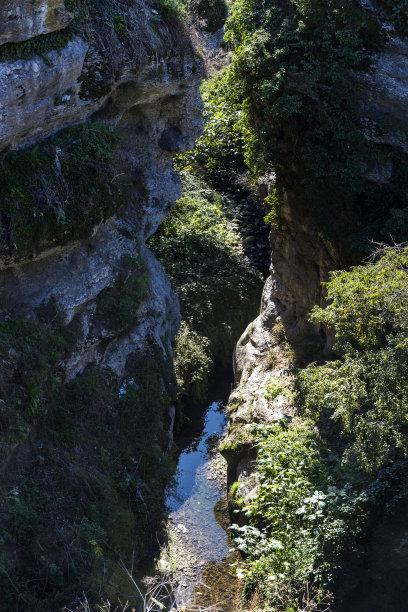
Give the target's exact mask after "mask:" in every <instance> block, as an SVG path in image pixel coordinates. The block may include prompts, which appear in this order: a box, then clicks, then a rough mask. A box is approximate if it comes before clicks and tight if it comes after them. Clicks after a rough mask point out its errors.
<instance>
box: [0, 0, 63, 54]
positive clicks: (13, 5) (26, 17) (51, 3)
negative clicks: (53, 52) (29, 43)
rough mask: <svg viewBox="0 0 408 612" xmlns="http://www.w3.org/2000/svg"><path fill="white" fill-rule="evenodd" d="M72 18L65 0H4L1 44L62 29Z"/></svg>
mask: <svg viewBox="0 0 408 612" xmlns="http://www.w3.org/2000/svg"><path fill="white" fill-rule="evenodd" d="M72 19H73V15H72V14H71V13H69V12H68V11H67V10H66V8H65V4H64V0H2V2H1V6H0V45H3V44H4V43H9V42H19V41H22V40H28V39H29V38H33V37H34V36H39V35H40V34H48V33H49V32H55V31H56V30H61V29H62V28H65V27H66V26H67V25H68V24H69V23H70V22H71V21H72Z"/></svg>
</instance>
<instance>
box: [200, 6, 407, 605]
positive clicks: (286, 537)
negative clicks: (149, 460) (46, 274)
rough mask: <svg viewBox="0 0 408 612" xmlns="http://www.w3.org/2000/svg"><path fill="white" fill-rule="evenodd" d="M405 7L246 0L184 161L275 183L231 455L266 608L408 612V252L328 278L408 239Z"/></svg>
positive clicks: (246, 337)
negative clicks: (375, 247)
mask: <svg viewBox="0 0 408 612" xmlns="http://www.w3.org/2000/svg"><path fill="white" fill-rule="evenodd" d="M406 9H407V6H406V3H404V2H402V3H398V4H397V5H396V6H394V5H393V6H391V5H390V3H388V2H376V3H372V4H370V6H368V5H367V4H365V3H364V4H363V3H359V2H343V1H342V0H333V1H331V2H320V1H317V2H309V1H308V0H306V1H305V2H300V1H299V2H298V1H297V0H293V1H288V2H278V1H274V0H271V1H269V2H267V3H257V2H256V1H255V2H252V1H247V0H238V1H237V2H235V3H234V4H233V6H232V9H231V14H230V17H229V19H228V21H227V24H226V38H227V41H229V43H230V45H231V47H232V50H233V57H232V63H231V66H229V67H227V68H226V69H225V70H224V72H223V74H220V75H219V76H218V77H216V79H214V81H213V82H212V84H208V86H207V89H206V95H207V96H208V98H207V105H206V108H207V113H208V116H207V117H206V127H205V130H204V134H203V136H202V137H201V139H199V141H198V143H197V146H196V148H195V150H194V151H193V153H192V154H191V156H190V161H191V163H192V164H199V165H200V166H201V168H204V171H205V172H207V174H209V175H211V173H212V172H215V173H217V171H218V170H219V169H221V170H222V168H223V166H224V167H228V164H231V163H232V164H233V163H236V162H237V161H238V160H239V157H240V156H241V154H242V153H244V155H245V158H246V161H247V164H248V165H249V167H250V169H251V170H252V172H253V173H254V175H255V176H258V177H260V178H261V179H262V178H264V177H265V176H266V177H267V180H266V179H265V178H264V180H263V184H264V185H265V184H266V185H267V187H268V190H267V191H266V192H265V195H267V198H266V202H267V204H269V206H270V208H271V212H270V215H269V219H270V220H271V221H272V225H273V228H272V235H271V243H272V270H271V271H272V274H271V278H270V279H269V280H268V282H267V284H266V286H265V290H264V295H263V300H262V309H261V314H260V316H259V317H258V318H257V319H256V321H255V322H254V324H253V325H251V326H249V327H248V328H247V330H246V332H245V334H243V336H242V338H241V340H240V342H239V344H238V347H237V359H236V371H237V377H238V379H237V382H239V383H240V386H239V387H238V388H237V389H236V390H235V391H234V393H233V399H232V400H231V404H230V406H229V411H230V436H229V439H228V441H227V443H226V445H225V447H224V452H225V455H226V457H227V459H228V461H229V476H230V481H232V480H235V481H237V482H236V483H235V484H234V485H233V487H232V489H231V494H230V501H231V507H232V508H235V509H236V510H237V511H238V518H239V519H240V524H241V527H240V528H239V529H238V530H237V542H238V544H239V546H240V548H241V550H243V552H244V553H245V554H246V555H247V556H248V566H247V571H248V574H247V579H246V586H245V596H246V600H247V604H248V603H249V601H251V602H252V603H251V605H252V606H256V605H257V604H258V605H261V606H262V609H271V610H284V611H288V610H291V611H292V610H303V609H310V610H313V609H316V610H325V609H327V608H330V607H334V609H336V610H337V609H344V610H346V609H354V606H355V607H356V609H358V610H360V609H361V610H369V609H370V610H371V609H373V608H375V609H381V610H382V609H383V610H389V609H393V610H396V611H397V610H403V609H404V605H405V604H404V602H405V600H406V599H404V598H406V594H405V593H403V594H401V595H398V587H397V585H398V584H400V583H401V581H402V580H403V578H402V576H403V573H404V571H406V565H405V561H404V550H405V548H404V547H405V534H406V528H407V526H406V522H405V523H404V520H403V518H402V517H403V514H404V511H405V501H404V500H405V499H406V482H405V476H404V473H406V467H407V466H406V461H405V453H406V448H405V444H406V441H405V436H406V433H407V432H406V416H407V410H406V408H407V406H406V394H407V384H406V371H405V369H406V355H405V344H406V340H407V328H406V322H407V313H406V312H405V307H404V306H403V302H402V300H403V299H404V296H405V293H406V285H407V263H406V249H405V248H404V247H401V248H395V249H392V248H388V249H385V251H384V252H383V253H378V254H377V259H376V260H375V261H372V262H371V263H369V264H364V265H362V266H360V267H357V268H355V269H352V270H351V271H350V272H339V273H336V274H334V275H333V276H332V278H331V281H330V283H329V285H328V286H325V285H323V286H322V285H321V281H322V280H323V281H325V280H327V279H328V275H329V271H330V270H333V269H336V268H339V267H350V264H351V263H354V264H355V263H357V262H359V261H361V259H362V257H364V256H365V254H366V253H368V252H369V251H370V250H371V248H372V246H370V241H372V240H373V239H374V240H383V241H388V242H390V243H393V242H394V240H396V241H404V240H406V238H407V225H406V213H407V184H406V176H407V173H406V166H407V158H406V139H407V125H406V111H407V107H406V98H405V97H404V92H405V86H406V83H405V81H406V78H405V76H404V75H406V69H407V64H406V51H405V49H406V46H405V45H406V43H405V40H406V34H407V22H406ZM391 81H392V82H393V87H391ZM218 162H220V163H218ZM239 163H240V162H239ZM230 167H231V166H230ZM227 172H228V171H227ZM273 173H274V174H275V181H273V180H272V174H273ZM327 300H329V301H330V300H333V305H332V306H329V307H328V309H327V310H326V309H324V305H325V304H327ZM314 304H318V305H319V306H320V310H316V311H315V314H314V315H313V317H312V320H311V321H309V317H308V313H310V310H311V309H312V308H313V305H314ZM334 335H336V340H337V344H336V345H335V347H334V349H333V346H332V345H333V342H332V340H333V338H334ZM279 342H280V343H281V345H283V343H285V346H282V349H283V350H279V349H278V347H277V345H278V344H279ZM325 344H326V347H325V351H324V352H322V350H321V349H323V348H324V345H325ZM332 349H333V351H334V352H332ZM316 358H318V359H319V364H318V365H314V366H313V365H312V366H309V367H307V368H306V369H305V365H306V364H307V363H308V362H309V361H313V360H314V359H316ZM326 360H328V361H327V363H325V361H326ZM288 361H289V362H290V361H291V362H292V368H291V372H290V373H291V374H292V376H293V375H294V378H295V389H291V385H290V379H289V378H288V376H287V375H288V372H287V371H282V368H287V364H288ZM271 375H273V376H272V377H271ZM268 381H269V382H268ZM255 384H258V385H259V391H258V392H257V391H256V389H255V387H254V385H255ZM283 411H284V412H285V413H288V414H289V413H291V414H292V417H293V416H294V417H295V418H294V419H293V421H292V422H291V421H290V418H288V416H285V415H282V412H283ZM282 417H283V418H282ZM251 419H252V420H255V421H256V423H258V424H257V425H253V426H250V427H249V428H248V430H247V429H246V428H245V427H244V424H245V423H246V422H248V421H250V420H251ZM259 421H267V422H269V423H271V422H273V421H276V423H273V424H269V425H259ZM255 451H256V452H255ZM256 454H257V460H256V462H253V461H252V460H253V459H254V458H255V457H256ZM254 468H255V473H253V474H252V476H251V477H249V478H248V472H249V471H250V470H251V469H252V470H253V469H254ZM257 479H258V481H260V487H259V488H258V491H257V492H255V491H256V486H255V485H256V482H257ZM243 508H244V512H243ZM245 513H246V515H247V516H246V517H245ZM248 521H249V522H250V525H247V526H244V523H245V522H248ZM393 521H394V526H393V525H392V523H393ZM387 538H389V542H388V544H386V542H387ZM391 542H392V544H391ZM381 546H384V550H386V551H387V554H389V556H390V558H389V559H387V563H386V566H385V567H384V565H385V564H384V563H383V564H382V566H381V567H380V555H381V553H380V550H381ZM364 559H365V561H364ZM364 562H367V563H369V569H372V576H374V578H370V571H369V570H367V572H364V571H363V569H362V568H363V564H364ZM404 568H405V569H404ZM387 581H388V583H389V585H390V588H389V589H386V590H385V588H384V586H385V584H386V583H387ZM375 584H377V585H378V588H377V587H376V586H375ZM332 590H333V591H334V594H335V598H334V603H333V600H332V594H331V591H332ZM370 590H372V594H370ZM359 591H360V592H359ZM252 598H253V599H252ZM268 606H269V607H268Z"/></svg>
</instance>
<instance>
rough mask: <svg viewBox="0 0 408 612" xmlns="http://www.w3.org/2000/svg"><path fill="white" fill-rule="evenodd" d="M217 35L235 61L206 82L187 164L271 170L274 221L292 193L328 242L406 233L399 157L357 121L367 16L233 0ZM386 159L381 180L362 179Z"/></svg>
mask: <svg viewBox="0 0 408 612" xmlns="http://www.w3.org/2000/svg"><path fill="white" fill-rule="evenodd" d="M392 4H393V15H394V18H395V19H403V18H404V19H405V16H406V9H405V2H401V3H398V6H395V3H392ZM226 39H227V42H229V44H230V45H231V46H232V49H233V57H232V63H231V65H230V66H229V67H228V68H227V69H226V70H225V71H224V73H223V74H222V75H220V76H217V77H216V78H215V81H214V83H210V84H209V85H206V86H205V89H204V95H205V102H206V106H205V113H206V115H207V116H206V126H205V131H204V134H203V136H202V137H201V139H199V141H198V142H197V145H196V148H195V150H194V151H193V152H192V154H190V156H187V160H189V159H190V161H191V163H194V164H200V165H201V167H204V168H206V169H207V171H213V172H215V173H219V172H222V171H223V165H224V163H225V161H226V160H228V158H230V159H231V158H232V159H234V156H235V153H239V155H238V156H237V157H236V158H235V159H236V161H238V160H239V158H241V159H242V152H243V151H244V153H245V159H246V162H247V164H248V166H249V168H250V169H251V171H252V172H253V174H254V175H255V176H259V175H262V174H265V173H270V172H271V171H275V172H276V178H277V181H276V192H275V194H274V198H273V202H271V204H272V205H273V206H272V212H271V214H270V215H269V216H268V220H269V221H271V222H273V223H274V224H277V223H278V222H279V207H278V206H276V203H278V202H279V201H280V200H281V199H282V198H283V196H284V194H285V193H287V192H288V191H294V190H295V191H296V195H297V200H298V202H299V206H303V207H304V209H305V210H306V209H307V210H308V211H309V212H310V213H311V216H312V218H313V219H314V221H315V224H316V227H317V229H318V230H319V231H323V233H324V234H325V235H326V237H328V238H329V239H331V240H335V239H340V238H343V237H344V235H347V236H349V235H351V236H352V241H351V242H352V245H353V247H354V248H357V249H359V250H360V251H361V250H367V248H368V240H367V239H370V238H376V239H387V240H388V239H389V237H390V235H391V236H396V239H398V240H405V239H406V237H407V230H406V227H405V225H406V224H405V225H404V223H405V222H404V223H403V224H401V223H398V221H397V218H398V219H399V220H400V221H401V215H402V217H403V219H405V217H406V198H405V195H404V194H406V191H407V187H408V182H407V175H406V172H405V171H403V168H404V167H405V162H404V159H403V157H401V156H400V155H399V154H398V153H396V151H395V149H392V148H391V147H389V146H388V145H384V144H381V143H377V144H374V143H373V141H372V140H371V141H370V142H369V141H368V140H367V138H366V135H365V129H366V128H365V125H366V124H364V125H363V122H362V120H361V106H362V103H361V99H360V96H359V94H358V92H359V91H360V89H361V85H360V84H359V81H358V78H359V77H358V72H359V71H366V70H368V69H369V62H370V53H371V52H372V51H374V50H375V49H376V48H377V47H378V46H381V45H383V44H384V42H385V40H386V37H385V36H384V35H383V33H381V32H380V26H379V23H378V22H377V20H376V18H375V17H374V15H373V13H372V12H370V11H369V10H366V9H364V8H363V7H361V6H360V5H359V4H358V3H357V2H344V0H330V2H326V0H318V1H315V0H306V1H304V2H298V1H293V2H289V3H288V2H284V1H283V0H268V2H267V3H266V4H265V3H264V2H260V1H258V0H238V1H237V2H234V3H233V5H232V7H231V11H230V15H229V17H228V20H227V23H226ZM376 45H377V47H376ZM367 112H368V113H369V111H367ZM369 119H372V120H373V122H374V123H376V124H377V125H378V129H379V130H380V131H381V132H385V133H395V132H396V131H398V132H399V133H406V132H407V123H406V122H399V127H398V129H397V128H396V124H395V118H394V125H391V124H392V122H390V121H388V119H389V117H388V118H387V117H386V116H385V115H384V116H382V117H379V116H378V113H377V115H376V116H372V117H371V116H370V117H369ZM397 123H398V121H397ZM217 148H218V149H219V150H217ZM219 161H221V162H222V163H221V164H220V163H218V162H219ZM390 163H391V173H390V176H389V177H387V180H386V181H385V182H384V183H383V184H382V185H378V184H376V185H374V184H373V183H371V182H370V181H369V180H366V178H364V177H363V176H362V169H363V168H364V169H365V170H366V174H369V173H370V172H371V171H374V172H375V171H378V168H383V167H385V164H390ZM289 185H290V189H289ZM333 215H337V223H336V224H333V223H332V219H333ZM356 220H358V228H357V229H356Z"/></svg>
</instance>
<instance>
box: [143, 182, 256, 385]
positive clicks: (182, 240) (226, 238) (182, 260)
mask: <svg viewBox="0 0 408 612" xmlns="http://www.w3.org/2000/svg"><path fill="white" fill-rule="evenodd" d="M182 181H183V187H184V190H183V195H182V197H181V198H180V200H179V201H178V202H177V204H176V206H175V208H174V209H173V211H172V213H171V214H170V216H169V217H168V218H167V219H166V220H165V222H164V223H163V225H162V226H161V228H160V229H159V231H158V232H157V233H156V234H155V235H154V236H153V237H152V238H151V240H150V246H151V248H152V250H153V251H154V253H155V254H156V256H157V257H158V259H159V260H160V261H161V263H162V265H163V267H164V269H165V271H166V273H167V275H168V276H169V278H170V280H171V282H172V285H173V288H174V290H175V292H176V294H177V296H178V298H179V300H180V305H181V312H182V316H183V319H184V321H185V324H186V327H184V328H183V329H184V331H183V332H182V334H181V336H180V338H179V342H180V344H179V346H180V349H182V351H183V354H182V355H180V358H181V361H180V367H182V371H183V372H184V373H185V375H186V376H187V380H186V381H185V382H183V383H181V386H182V388H183V389H184V390H186V389H187V388H190V389H191V388H192V386H193V387H195V385H196V383H198V381H200V389H203V387H202V386H201V383H202V382H203V381H204V380H206V378H207V368H208V367H209V364H208V361H207V357H210V358H211V361H212V362H213V363H214V362H216V363H218V364H219V365H221V366H222V365H226V364H227V363H230V359H231V355H232V351H233V348H234V344H235V342H236V341H237V340H238V338H239V335H240V334H241V333H242V330H243V329H244V328H245V326H246V325H247V324H248V323H249V321H250V320H251V319H252V318H254V316H255V315H256V313H257V309H258V303H259V297H260V294H261V287H262V282H261V277H260V275H259V274H258V273H257V272H256V271H255V270H254V269H253V268H251V266H250V265H249V264H248V262H247V261H246V260H245V259H244V258H243V256H242V254H241V253H240V251H239V249H238V244H237V239H236V237H235V236H234V234H233V233H232V232H231V231H230V229H229V227H228V221H227V217H226V213H225V211H224V209H223V201H222V199H221V197H220V196H219V194H217V193H216V192H215V191H213V190H211V189H210V188H209V187H208V185H205V184H204V183H201V182H200V181H199V180H198V179H197V178H195V177H193V176H192V175H190V174H188V173H183V174H182ZM187 330H188V332H187ZM197 334H198V336H197ZM199 338H200V339H199ZM188 353H190V354H191V356H192V357H194V359H193V361H195V360H196V359H198V361H199V362H200V366H199V370H200V373H199V374H197V379H196V380H195V381H193V379H192V378H191V371H192V370H191V368H193V367H194V366H193V365H192V364H191V366H188V365H187V363H186V360H185V357H186V354H188ZM205 356H207V357H205ZM176 358H177V359H178V357H177V355H176ZM179 377H180V378H181V370H179ZM197 391H198V388H197ZM200 394H201V390H200Z"/></svg>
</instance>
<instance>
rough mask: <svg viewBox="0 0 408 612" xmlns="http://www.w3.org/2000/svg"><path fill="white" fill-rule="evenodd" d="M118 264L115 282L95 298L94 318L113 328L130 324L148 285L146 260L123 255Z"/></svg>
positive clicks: (122, 327)
mask: <svg viewBox="0 0 408 612" xmlns="http://www.w3.org/2000/svg"><path fill="white" fill-rule="evenodd" d="M121 266H122V271H121V273H120V274H119V276H118V278H117V280H116V283H115V285H114V286H113V287H108V288H106V289H104V290H103V291H101V293H99V294H98V297H97V300H96V317H97V318H98V319H99V320H100V322H101V323H102V324H103V325H107V326H109V327H111V328H112V329H114V330H116V331H117V330H119V329H129V328H130V327H131V326H132V325H134V323H135V320H136V313H137V309H138V308H139V306H140V305H141V304H142V303H143V300H144V298H145V296H146V293H147V291H148V290H149V288H150V284H151V280H150V274H149V269H148V267H147V264H146V262H144V261H140V260H139V259H135V258H133V257H130V256H127V255H123V256H122V259H121Z"/></svg>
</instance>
